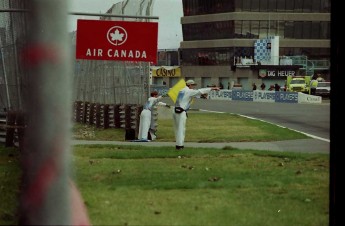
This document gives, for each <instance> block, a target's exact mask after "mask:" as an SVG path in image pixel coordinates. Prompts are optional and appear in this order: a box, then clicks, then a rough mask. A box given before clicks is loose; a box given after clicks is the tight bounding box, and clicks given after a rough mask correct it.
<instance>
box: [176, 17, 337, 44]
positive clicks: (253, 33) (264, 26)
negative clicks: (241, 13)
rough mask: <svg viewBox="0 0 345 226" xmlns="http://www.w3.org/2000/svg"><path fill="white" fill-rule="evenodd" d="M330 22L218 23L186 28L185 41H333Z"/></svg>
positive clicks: (184, 30) (184, 29)
mask: <svg viewBox="0 0 345 226" xmlns="http://www.w3.org/2000/svg"><path fill="white" fill-rule="evenodd" d="M330 29H331V24H330V22H327V21H326V22H325V21H246V20H243V21H242V20H238V21H217V22H206V23H195V24H183V25H182V31H183V40H184V41H193V40H215V39H232V38H250V39H259V38H266V37H269V36H279V37H280V38H289V39H330V36H331V35H330Z"/></svg>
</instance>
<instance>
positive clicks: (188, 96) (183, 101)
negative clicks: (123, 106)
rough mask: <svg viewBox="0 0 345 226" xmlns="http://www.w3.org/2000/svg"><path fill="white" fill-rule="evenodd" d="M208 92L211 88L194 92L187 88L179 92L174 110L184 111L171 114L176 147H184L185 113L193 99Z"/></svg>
mask: <svg viewBox="0 0 345 226" xmlns="http://www.w3.org/2000/svg"><path fill="white" fill-rule="evenodd" d="M210 91H211V88H201V89H196V90H194V89H190V88H189V87H188V86H186V87H185V88H183V89H181V90H180V91H179V93H178V95H177V98H176V103H175V108H176V107H181V108H183V109H184V111H182V112H181V113H176V112H175V111H174V112H173V118H174V129H175V138H176V146H179V147H183V146H184V139H185V135H186V121H187V111H188V109H189V107H190V105H191V103H192V100H193V97H196V96H199V95H201V94H206V93H209V92H210Z"/></svg>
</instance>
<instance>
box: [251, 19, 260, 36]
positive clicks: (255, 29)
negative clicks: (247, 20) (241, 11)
mask: <svg viewBox="0 0 345 226" xmlns="http://www.w3.org/2000/svg"><path fill="white" fill-rule="evenodd" d="M259 27H260V23H259V21H252V22H251V35H252V37H251V38H256V39H257V38H259Z"/></svg>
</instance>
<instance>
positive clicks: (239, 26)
mask: <svg viewBox="0 0 345 226" xmlns="http://www.w3.org/2000/svg"><path fill="white" fill-rule="evenodd" d="M235 38H242V20H236V21H235Z"/></svg>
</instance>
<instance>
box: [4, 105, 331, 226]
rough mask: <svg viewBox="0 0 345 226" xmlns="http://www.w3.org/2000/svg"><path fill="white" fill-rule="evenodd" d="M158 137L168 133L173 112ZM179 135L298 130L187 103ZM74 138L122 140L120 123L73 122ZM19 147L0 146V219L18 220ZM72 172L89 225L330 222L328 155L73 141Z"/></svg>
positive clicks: (249, 135)
mask: <svg viewBox="0 0 345 226" xmlns="http://www.w3.org/2000/svg"><path fill="white" fill-rule="evenodd" d="M158 123H159V126H158V140H157V142H159V141H174V132H173V125H172V119H160V120H159V121H158ZM186 133H187V135H186V141H187V142H188V141H194V142H229V141H236V142H238V141H270V140H287V139H301V138H307V137H306V136H305V135H303V134H300V133H297V132H294V131H291V130H289V129H286V128H281V127H278V126H275V125H272V124H267V123H263V122H260V121H257V120H251V119H246V118H243V117H240V116H237V115H233V114H215V113H198V112H192V113H189V118H188V120H187V132H186ZM73 134H74V138H75V139H89V140H120V141H121V140H124V130H123V129H107V130H103V129H97V128H95V127H92V126H86V125H81V124H75V125H74V127H73ZM19 156H20V153H19V151H18V150H17V149H13V148H5V147H3V146H0V170H1V171H0V181H1V184H0V189H1V190H0V192H1V195H0V225H15V224H17V223H18V216H17V214H16V212H17V207H18V200H17V198H18V195H19V192H20V191H19V187H20V176H21V171H20V165H19ZM72 163H73V165H72V169H73V172H72V176H73V178H74V179H75V181H76V183H77V185H78V188H79V190H80V192H81V193H82V196H83V199H84V201H85V204H86V206H87V209H88V213H89V217H90V219H91V222H92V224H93V225H150V226H151V225H241V226H242V225H258V226H260V225H265V226H266V225H275V226H280V225H282V226H283V225H287V226H290V225H299V226H300V225H302V226H303V225H306V226H309V225H318V226H323V225H328V218H329V155H327V154H310V153H288V152H274V151H255V150H237V149H233V148H231V147H227V148H224V149H211V148H188V147H187V148H185V149H184V150H183V151H176V150H175V149H174V147H143V146H132V145H129V146H118V145H85V146H82V145H80V146H79V145H78V146H74V147H73V148H72Z"/></svg>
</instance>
